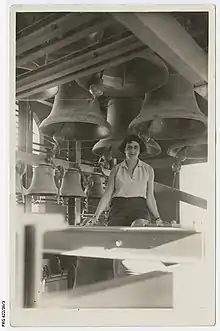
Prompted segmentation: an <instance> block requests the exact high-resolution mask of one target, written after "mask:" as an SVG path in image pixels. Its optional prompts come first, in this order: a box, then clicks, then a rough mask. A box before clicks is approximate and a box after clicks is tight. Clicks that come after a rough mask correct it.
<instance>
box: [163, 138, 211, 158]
mask: <svg viewBox="0 0 220 331" xmlns="http://www.w3.org/2000/svg"><path fill="white" fill-rule="evenodd" d="M183 153H184V155H185V157H186V159H188V160H203V159H207V157H208V139H207V136H205V135H204V136H202V137H199V138H194V139H184V140H182V141H180V142H177V143H176V144H174V145H171V146H170V147H169V149H168V150H167V154H168V155H169V156H172V157H174V158H178V157H180V156H181V154H183Z"/></svg>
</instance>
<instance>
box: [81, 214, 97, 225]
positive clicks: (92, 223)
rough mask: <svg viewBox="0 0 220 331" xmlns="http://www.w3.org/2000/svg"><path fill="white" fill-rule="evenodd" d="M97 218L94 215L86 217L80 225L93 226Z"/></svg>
mask: <svg viewBox="0 0 220 331" xmlns="http://www.w3.org/2000/svg"><path fill="white" fill-rule="evenodd" d="M98 221H99V219H98V218H97V217H96V216H93V217H91V218H87V219H86V220H85V221H84V222H83V223H82V226H93V225H95V224H97V223H98Z"/></svg>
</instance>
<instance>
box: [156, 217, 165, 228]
mask: <svg viewBox="0 0 220 331" xmlns="http://www.w3.org/2000/svg"><path fill="white" fill-rule="evenodd" d="M163 224H164V223H163V221H162V219H161V218H160V217H159V218H157V219H156V225H157V226H163Z"/></svg>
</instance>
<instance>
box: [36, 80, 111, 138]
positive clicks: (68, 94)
mask: <svg viewBox="0 0 220 331" xmlns="http://www.w3.org/2000/svg"><path fill="white" fill-rule="evenodd" d="M40 129H41V131H42V132H43V133H45V134H47V135H50V136H54V135H56V134H59V136H62V137H64V139H65V140H78V141H90V140H96V139H99V138H105V137H107V136H109V134H110V133H111V127H110V124H109V123H108V122H107V121H106V120H105V118H104V116H103V115H102V113H101V110H100V107H99V103H98V101H97V100H91V99H90V100H88V99H85V98H82V99H79V98H78V97H77V95H76V94H75V93H74V85H72V84H64V85H62V86H60V88H59V91H58V94H57V95H56V96H55V100H54V104H53V108H52V111H51V113H50V115H49V116H48V117H47V118H46V119H45V120H44V121H43V122H42V123H41V125H40Z"/></svg>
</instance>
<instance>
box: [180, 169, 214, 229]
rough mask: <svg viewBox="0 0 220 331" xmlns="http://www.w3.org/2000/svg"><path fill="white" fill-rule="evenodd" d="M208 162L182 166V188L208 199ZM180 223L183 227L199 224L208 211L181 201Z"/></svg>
mask: <svg viewBox="0 0 220 331" xmlns="http://www.w3.org/2000/svg"><path fill="white" fill-rule="evenodd" d="M208 178H209V176H208V163H199V164H191V165H185V166H182V168H181V171H180V190H181V191H184V192H186V193H189V194H193V195H195V196H198V197H200V198H203V199H208V189H207V188H208ZM179 213H180V223H181V226H183V227H193V228H195V227H196V229H197V230H199V228H198V227H199V226H200V225H201V224H202V222H203V221H204V219H205V218H206V214H207V211H206V210H204V209H201V208H198V207H195V206H192V205H189V204H187V203H184V202H182V201H180V209H179Z"/></svg>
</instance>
